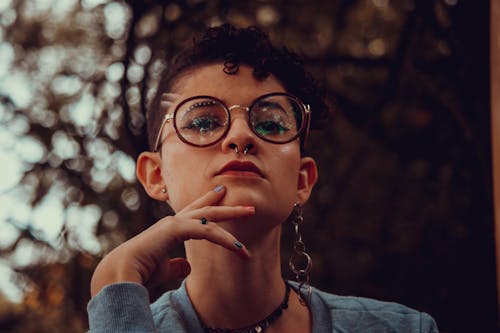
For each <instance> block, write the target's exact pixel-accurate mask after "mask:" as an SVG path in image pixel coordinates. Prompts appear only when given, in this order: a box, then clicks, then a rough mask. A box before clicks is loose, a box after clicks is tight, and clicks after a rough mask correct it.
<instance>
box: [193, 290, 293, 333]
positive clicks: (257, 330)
mask: <svg viewBox="0 0 500 333" xmlns="http://www.w3.org/2000/svg"><path fill="white" fill-rule="evenodd" d="M285 286H286V290H285V297H284V298H283V302H281V304H280V305H279V306H278V307H277V308H276V309H275V310H274V311H273V312H272V313H271V314H270V315H269V316H267V317H266V318H264V319H263V320H261V321H259V322H258V323H255V324H253V325H250V326H247V327H244V328H238V329H229V328H218V327H217V328H214V327H208V326H206V325H205V324H203V323H202V324H201V326H202V327H203V331H204V332H205V333H261V332H264V331H265V330H266V328H268V327H269V326H271V325H272V323H274V322H275V321H276V319H278V318H279V317H280V316H281V315H282V314H283V310H285V309H287V308H288V298H289V296H290V286H289V285H288V283H286V282H285Z"/></svg>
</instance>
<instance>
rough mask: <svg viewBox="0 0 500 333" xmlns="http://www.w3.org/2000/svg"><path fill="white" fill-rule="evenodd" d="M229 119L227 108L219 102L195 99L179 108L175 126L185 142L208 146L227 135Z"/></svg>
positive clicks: (208, 99)
mask: <svg viewBox="0 0 500 333" xmlns="http://www.w3.org/2000/svg"><path fill="white" fill-rule="evenodd" d="M228 119H229V115H228V113H227V111H226V108H225V107H224V106H223V105H222V104H221V103H220V102H219V101H216V100H213V99H210V98H195V99H191V100H187V101H186V102H184V103H182V104H181V105H179V106H178V108H177V112H176V114H175V126H176V128H177V131H178V132H179V134H180V135H181V136H182V138H183V139H184V140H185V141H187V142H189V143H192V144H195V145H198V146H207V145H210V144H212V143H214V142H216V141H217V140H219V139H220V138H221V137H222V136H223V135H224V134H225V132H226V128H227V125H228Z"/></svg>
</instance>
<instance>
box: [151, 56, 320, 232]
mask: <svg viewBox="0 0 500 333" xmlns="http://www.w3.org/2000/svg"><path fill="white" fill-rule="evenodd" d="M172 90H173V91H172V92H171V93H175V94H177V95H178V96H176V97H175V101H174V102H173V106H172V107H170V109H169V112H170V113H172V112H173V110H174V108H175V106H176V105H177V104H178V103H179V102H181V101H183V100H184V99H186V98H188V97H191V96H195V95H210V96H214V97H217V98H218V99H220V100H222V101H223V102H224V103H225V104H226V105H227V106H231V105H235V104H238V105H242V106H249V105H250V104H251V103H252V101H253V100H255V99H256V98H257V97H259V96H262V95H264V94H267V93H271V92H285V89H284V87H283V86H282V85H281V83H280V82H279V81H278V80H277V79H276V78H275V77H274V76H272V75H270V76H269V77H267V78H266V79H264V80H262V81H259V80H257V79H255V78H254V76H253V75H252V69H251V68H250V67H247V66H240V69H239V71H238V73H237V74H235V75H228V74H226V73H224V72H223V65H222V64H209V65H204V66H201V67H197V68H194V69H191V70H189V71H188V72H186V73H184V74H183V75H182V76H180V77H179V78H178V79H177V80H176V81H175V84H174V86H173V89H172ZM230 112H231V126H230V129H229V132H228V133H227V135H226V136H225V137H224V138H223V139H222V140H221V141H219V142H218V143H216V144H215V145H213V146H209V147H195V146H191V145H188V144H186V143H184V142H182V141H181V140H180V139H179V138H178V136H177V135H176V133H175V129H174V127H173V124H172V122H170V123H168V124H166V126H165V128H164V130H163V133H162V139H161V142H162V145H161V148H160V149H161V155H160V156H161V174H162V178H163V181H164V183H165V185H166V189H167V196H168V203H169V204H170V206H171V207H172V208H173V209H174V210H175V211H179V210H181V209H182V208H183V207H185V206H186V205H187V204H189V203H191V202H192V201H194V200H196V199H197V198H199V197H200V196H201V195H203V194H205V193H206V192H207V191H209V190H211V189H213V188H215V187H216V186H218V185H224V186H225V187H226V189H227V192H226V195H225V197H224V199H223V201H222V202H221V203H220V205H229V206H236V205H239V206H254V207H255V209H256V216H257V217H260V218H266V219H272V220H276V221H279V222H281V221H283V220H284V219H286V217H287V216H288V215H289V213H290V212H291V210H292V207H293V204H294V203H295V202H296V201H297V200H299V201H301V202H303V201H305V200H307V197H308V196H309V192H310V189H309V188H308V189H306V192H307V195H306V197H304V195H303V193H301V192H300V191H304V189H303V187H305V186H308V187H311V188H312V185H313V184H314V182H315V180H316V175H315V172H316V169H315V165H314V161H313V160H312V159H310V158H304V159H303V158H301V156H300V143H299V140H298V139H297V140H294V141H292V142H289V143H286V144H274V143H269V142H266V141H264V140H262V139H260V138H259V137H257V136H256V135H255V134H254V133H253V132H252V130H251V129H250V128H249V126H248V122H247V119H248V118H247V111H246V110H245V109H243V108H234V109H232V110H231V111H230ZM249 144H250V145H252V148H251V149H250V150H249V151H248V153H247V154H246V155H244V154H242V151H243V150H244V148H245V147H246V146H247V145H249ZM234 146H237V147H238V148H239V151H240V153H239V154H237V153H236V152H235V149H234V148H233V147H234ZM234 161H239V162H250V163H252V164H253V165H254V166H255V167H256V168H258V170H259V172H250V171H249V172H241V171H237V170H232V169H231V167H229V168H228V169H227V170H223V169H224V168H225V167H226V166H227V165H228V163H230V162H234ZM305 161H307V163H308V165H307V167H308V168H309V169H310V168H311V163H312V164H313V165H312V167H313V168H314V170H313V171H314V175H313V177H312V179H309V181H308V180H307V179H306V180H304V179H303V178H304V172H307V171H304V170H303V168H304V162H305ZM311 161H312V162H311ZM240 166H241V165H240ZM254 171H255V170H254ZM309 172H310V170H309ZM311 180H312V183H311V184H309V183H310V182H311Z"/></svg>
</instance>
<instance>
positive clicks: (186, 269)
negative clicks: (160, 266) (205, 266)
mask: <svg viewBox="0 0 500 333" xmlns="http://www.w3.org/2000/svg"><path fill="white" fill-rule="evenodd" d="M168 270H169V271H170V273H169V275H170V277H171V278H172V279H184V278H185V277H187V276H188V275H189V273H191V265H190V264H189V262H188V261H187V260H186V259H185V258H173V259H170V260H168Z"/></svg>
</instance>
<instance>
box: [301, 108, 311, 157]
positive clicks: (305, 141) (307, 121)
mask: <svg viewBox="0 0 500 333" xmlns="http://www.w3.org/2000/svg"><path fill="white" fill-rule="evenodd" d="M302 106H303V107H304V110H305V111H306V128H305V129H304V130H305V134H304V141H303V142H302V148H304V147H305V146H306V144H307V138H308V136H309V126H310V125H311V112H312V111H311V106H310V105H309V104H302Z"/></svg>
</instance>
